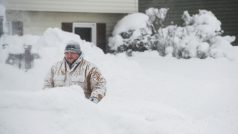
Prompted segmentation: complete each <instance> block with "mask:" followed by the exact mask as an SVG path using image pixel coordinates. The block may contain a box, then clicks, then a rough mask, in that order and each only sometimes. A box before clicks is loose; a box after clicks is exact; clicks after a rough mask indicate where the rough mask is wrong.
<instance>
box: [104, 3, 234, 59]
mask: <svg viewBox="0 0 238 134" xmlns="http://www.w3.org/2000/svg"><path fill="white" fill-rule="evenodd" d="M167 11H168V9H164V8H161V9H160V10H158V9H157V10H156V9H154V8H151V9H148V10H147V11H146V13H147V15H145V16H149V18H150V19H149V20H147V22H144V21H142V22H143V23H147V29H149V30H151V31H152V32H141V34H137V35H140V36H137V38H134V37H132V36H130V35H133V34H134V33H133V31H130V29H127V27H123V26H124V25H123V26H121V27H119V26H117V27H115V31H121V33H118V34H116V35H115V34H114V36H113V37H111V39H110V40H109V46H110V47H111V49H112V51H114V52H117V53H118V52H124V51H127V52H128V51H129V52H130V51H145V50H157V51H158V52H159V54H160V55H161V56H168V55H169V56H173V57H177V58H185V59H188V58H194V57H197V58H201V59H204V58H207V57H213V58H218V57H226V58H229V59H232V58H234V57H233V54H232V53H233V52H232V49H233V47H232V45H231V43H232V42H233V41H234V40H235V37H234V36H222V29H221V22H220V21H219V20H218V19H217V18H216V16H215V15H214V14H213V13H212V12H210V11H206V10H199V13H198V14H195V15H192V16H191V15H190V14H189V13H188V12H187V11H185V12H184V14H183V15H182V19H183V21H184V26H176V25H169V26H167V27H163V20H164V18H165V15H166V13H167ZM128 17H129V18H130V19H127V20H129V21H130V20H134V19H133V17H134V16H132V15H130V16H126V17H125V18H128ZM134 18H136V17H134ZM129 21H128V22H127V23H129V24H130V23H132V22H133V21H131V22H129ZM124 23H126V22H124ZM118 25H119V23H118ZM118 28H121V29H118ZM145 29H146V28H145ZM122 33H130V34H129V36H128V37H126V38H125V37H124V36H121V34H122ZM228 38H229V39H228ZM113 42H118V43H113ZM218 42H219V43H218ZM224 48H225V49H224Z"/></svg>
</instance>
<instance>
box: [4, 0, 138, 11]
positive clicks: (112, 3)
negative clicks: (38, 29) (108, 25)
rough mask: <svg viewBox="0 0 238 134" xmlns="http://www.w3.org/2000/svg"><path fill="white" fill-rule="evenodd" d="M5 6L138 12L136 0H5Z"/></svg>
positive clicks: (42, 9) (10, 7) (16, 8)
mask: <svg viewBox="0 0 238 134" xmlns="http://www.w3.org/2000/svg"><path fill="white" fill-rule="evenodd" d="M6 8H7V9H9V10H23V11H60V12H89V13H133V12H138V0H7V1H6Z"/></svg>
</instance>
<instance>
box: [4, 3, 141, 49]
mask: <svg viewBox="0 0 238 134" xmlns="http://www.w3.org/2000/svg"><path fill="white" fill-rule="evenodd" d="M5 7H6V20H7V22H8V23H9V28H8V29H9V34H13V35H14V34H17V35H23V34H34V35H41V34H42V33H43V32H44V31H45V30H46V29H47V28H48V27H58V28H62V29H63V30H65V31H68V32H74V33H76V34H78V35H80V37H81V38H82V39H84V40H87V41H90V42H93V43H94V44H96V45H97V46H98V47H100V48H102V49H103V50H104V51H106V48H107V46H106V43H107V38H108V37H109V36H110V34H111V32H112V30H113V27H114V25H115V24H116V22H117V21H118V20H120V19H121V18H122V17H124V16H125V15H127V14H128V13H133V12H138V0H117V1H115V0H67V1H65V0H7V1H6V2H5Z"/></svg>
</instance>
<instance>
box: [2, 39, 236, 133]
mask: <svg viewBox="0 0 238 134" xmlns="http://www.w3.org/2000/svg"><path fill="white" fill-rule="evenodd" d="M57 36H60V35H59V34H58V35H57ZM47 37H49V36H47ZM49 38H51V41H52V40H53V39H52V38H53V36H52V37H49ZM57 39H59V38H57ZM52 42H54V41H52ZM52 42H51V43H52ZM62 48H63V47H62ZM82 49H83V51H84V52H85V53H84V55H85V57H86V58H87V59H88V60H90V61H92V62H93V63H95V64H96V65H97V66H98V67H99V68H100V69H101V71H102V72H103V74H104V75H105V77H106V79H107V88H108V92H107V95H106V97H105V98H104V99H103V101H102V102H100V103H99V104H97V105H96V104H93V103H92V102H90V101H88V100H86V99H85V98H84V96H83V93H82V89H81V88H80V87H77V86H72V87H65V88H54V89H51V90H42V86H43V79H44V77H45V75H46V73H47V71H48V69H49V67H50V66H51V65H52V64H53V63H55V62H56V61H57V60H58V59H60V58H62V56H63V54H62V51H60V50H61V49H59V50H58V49H55V48H54V47H53V46H44V47H42V48H41V49H40V51H41V52H42V53H45V54H46V50H47V52H48V55H47V56H45V57H44V56H43V57H42V58H41V59H39V60H37V61H36V62H35V67H34V68H33V69H32V70H29V71H28V72H24V71H23V70H18V69H17V68H15V67H12V66H9V65H5V64H3V63H0V68H1V69H0V81H1V83H0V134H42V133H46V134H76V133H80V134H85V133H86V134H96V133H97V134H98V133H100V134H112V133H114V134H122V133H123V134H237V133H238V116H237V115H238V70H237V68H238V60H237V59H233V60H230V59H225V58H220V59H212V58H208V59H204V60H201V59H189V60H185V59H176V58H171V57H161V56H159V55H158V53H157V52H144V53H133V57H126V56H125V55H124V54H120V55H116V56H114V55H110V54H108V55H104V54H102V52H101V51H99V50H98V49H97V48H95V47H93V46H86V45H85V46H84V45H83V46H82ZM234 49H236V50H237V53H238V49H237V48H234ZM42 53H41V54H42ZM56 57H57V58H56Z"/></svg>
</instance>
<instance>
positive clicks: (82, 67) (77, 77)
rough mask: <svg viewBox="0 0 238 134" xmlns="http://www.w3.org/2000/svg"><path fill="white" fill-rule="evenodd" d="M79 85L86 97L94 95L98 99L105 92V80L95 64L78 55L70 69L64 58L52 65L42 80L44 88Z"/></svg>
mask: <svg viewBox="0 0 238 134" xmlns="http://www.w3.org/2000/svg"><path fill="white" fill-rule="evenodd" d="M71 85H79V86H81V87H82V89H83V90H84V94H85V97H86V98H89V97H90V96H92V95H94V97H96V98H97V99H98V100H99V101H100V100H101V99H102V98H103V97H104V96H105V94H106V80H105V78H104V77H103V76H102V74H101V72H100V71H99V70H98V68H97V67H96V66H94V65H93V64H91V63H90V62H88V61H86V60H85V59H83V58H82V57H79V58H78V59H77V60H76V61H75V62H74V63H73V65H72V67H71V69H70V67H69V65H68V63H67V62H66V60H65V59H63V60H62V61H59V62H57V63H56V64H55V65H53V66H52V67H51V69H50V71H49V73H48V75H47V77H46V78H45V80H44V89H45V88H53V87H63V86H71Z"/></svg>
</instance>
